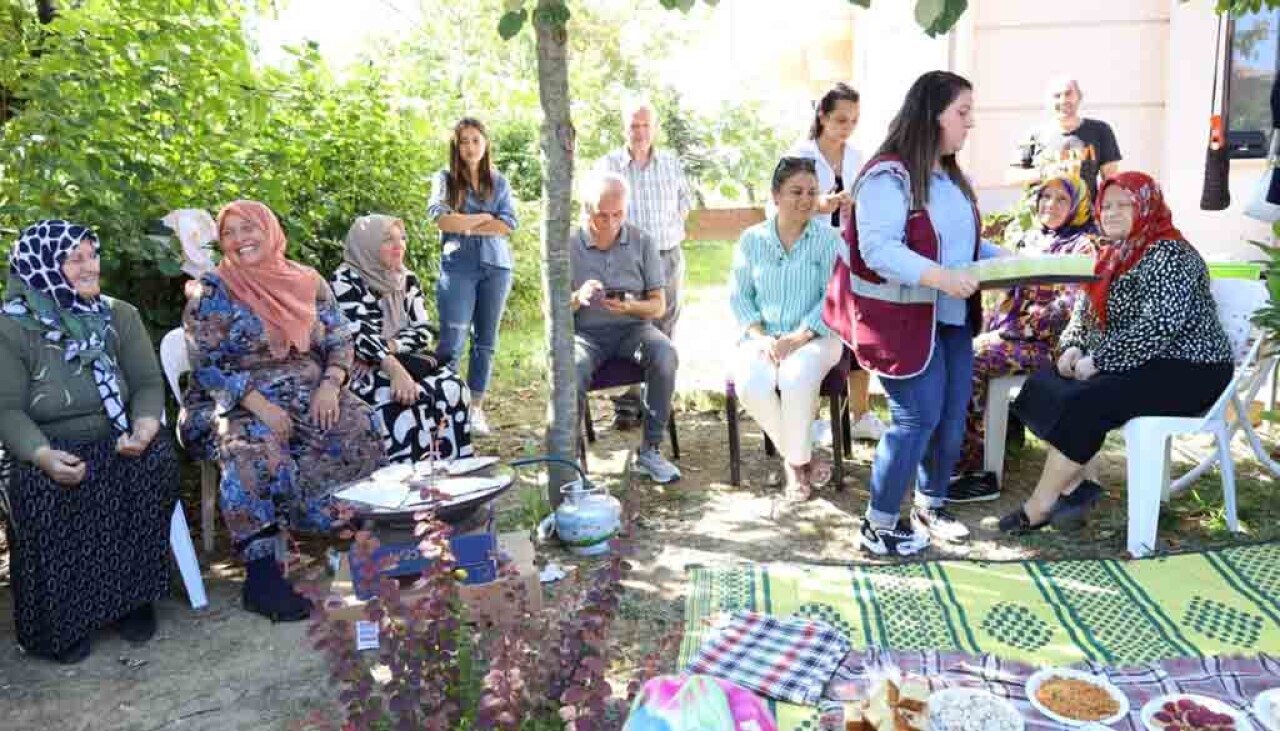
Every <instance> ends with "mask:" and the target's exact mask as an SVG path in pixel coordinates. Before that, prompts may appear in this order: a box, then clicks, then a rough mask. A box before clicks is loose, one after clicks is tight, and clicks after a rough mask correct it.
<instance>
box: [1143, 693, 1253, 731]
mask: <svg viewBox="0 0 1280 731" xmlns="http://www.w3.org/2000/svg"><path fill="white" fill-rule="evenodd" d="M1183 698H1185V699H1187V700H1189V701H1194V702H1196V703H1198V704H1200V705H1202V706H1204V707H1205V708H1208V709H1209V710H1211V711H1213V712H1214V713H1225V714H1226V715H1228V716H1231V720H1232V721H1233V722H1234V723H1235V725H1236V731H1252V730H1253V724H1251V723H1249V719H1247V718H1245V717H1244V716H1243V715H1242V714H1241V713H1240V711H1237V710H1236V709H1234V708H1232V707H1231V706H1229V705H1227V704H1226V703H1223V702H1222V701H1220V700H1218V699H1217V698H1210V697H1209V696H1205V695H1196V694H1194V693H1171V694H1169V695H1162V696H1160V697H1159V698H1152V699H1151V700H1149V701H1147V704H1146V705H1145V706H1143V707H1142V725H1143V726H1146V727H1147V731H1164V727H1163V726H1161V725H1160V724H1159V723H1158V722H1156V721H1154V720H1152V717H1153V716H1155V715H1156V714H1157V713H1159V712H1160V711H1161V710H1162V709H1163V707H1164V704H1165V703H1168V702H1169V701H1178V700H1181V699H1183Z"/></svg>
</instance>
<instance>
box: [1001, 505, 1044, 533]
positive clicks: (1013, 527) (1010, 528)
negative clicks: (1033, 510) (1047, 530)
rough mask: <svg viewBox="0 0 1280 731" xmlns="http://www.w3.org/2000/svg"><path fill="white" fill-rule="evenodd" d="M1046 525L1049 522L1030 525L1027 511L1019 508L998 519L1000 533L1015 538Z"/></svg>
mask: <svg viewBox="0 0 1280 731" xmlns="http://www.w3.org/2000/svg"><path fill="white" fill-rule="evenodd" d="M1046 525H1049V520H1042V521H1040V522H1039V523H1032V522H1031V518H1029V517H1028V516H1027V511H1025V510H1023V509H1022V508H1021V507H1019V508H1018V509H1017V510H1015V511H1013V512H1012V513H1009V514H1008V515H1006V516H1004V517H1003V518H1001V519H1000V532H1001V533H1007V534H1009V535H1014V536H1017V535H1022V534H1023V533H1031V532H1033V531H1038V530H1040V529H1042V528H1044V527H1045V526H1046Z"/></svg>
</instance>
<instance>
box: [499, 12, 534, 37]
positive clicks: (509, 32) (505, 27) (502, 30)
mask: <svg viewBox="0 0 1280 731" xmlns="http://www.w3.org/2000/svg"><path fill="white" fill-rule="evenodd" d="M526 17H528V13H526V12H525V10H524V8H520V9H519V10H516V11H508V12H506V13H504V14H503V15H502V19H501V20H499V21H498V35H499V36H501V37H502V40H504V41H509V40H511V39H512V38H515V37H516V34H517V33H519V32H520V29H521V28H523V27H524V21H525V18H526Z"/></svg>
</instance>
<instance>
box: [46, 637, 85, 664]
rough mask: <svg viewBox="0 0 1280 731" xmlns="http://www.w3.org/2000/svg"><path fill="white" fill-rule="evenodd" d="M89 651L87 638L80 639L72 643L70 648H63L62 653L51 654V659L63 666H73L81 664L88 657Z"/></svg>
mask: <svg viewBox="0 0 1280 731" xmlns="http://www.w3.org/2000/svg"><path fill="white" fill-rule="evenodd" d="M89 649H90V648H89V638H88V637H81V638H80V639H79V640H76V641H75V642H73V643H72V644H71V646H69V647H64V648H63V649H62V652H55V653H54V654H53V659H54V660H57V661H58V662H60V663H62V664H63V665H75V664H76V663H78V662H83V661H84V659H85V658H86V657H89Z"/></svg>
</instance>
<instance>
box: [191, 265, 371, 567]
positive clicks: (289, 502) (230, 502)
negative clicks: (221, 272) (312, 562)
mask: <svg viewBox="0 0 1280 731" xmlns="http://www.w3.org/2000/svg"><path fill="white" fill-rule="evenodd" d="M201 285H202V286H203V291H202V293H201V296H200V297H198V298H195V299H193V300H192V301H191V302H189V303H188V305H187V309H186V312H185V313H184V314H183V328H184V329H185V330H186V334H187V347H188V348H189V350H190V352H191V355H192V379H191V385H190V387H189V388H188V389H187V393H186V395H185V397H184V399H183V414H182V416H181V417H180V420H179V425H180V429H181V433H182V438H183V443H184V444H186V445H187V447H188V449H189V450H191V451H192V452H193V453H194V454H195V455H196V456H200V457H204V458H212V459H216V460H217V462H218V464H219V466H220V467H221V468H222V481H221V484H220V493H221V494H220V504H221V507H222V517H223V519H224V520H226V523H227V528H228V529H229V530H230V532H231V537H232V540H233V541H234V543H235V546H236V548H237V549H239V550H241V551H242V552H243V554H244V558H245V560H249V561H251V560H253V559H255V558H260V557H262V556H267V555H271V554H272V553H273V552H274V550H275V539H274V535H275V533H276V532H277V531H278V530H280V529H288V528H300V529H304V530H311V531H328V530H330V529H332V527H333V523H334V519H335V517H336V515H335V510H334V505H333V497H332V495H333V491H334V490H335V488H337V487H339V486H341V485H342V484H343V483H346V482H350V481H352V480H356V479H359V478H361V477H364V476H366V475H368V474H369V473H371V472H372V471H373V470H375V469H377V468H378V467H380V466H382V465H384V464H386V461H387V459H386V455H385V453H384V451H383V446H382V434H381V432H380V431H379V429H378V427H377V425H376V424H375V423H374V421H373V412H372V411H371V410H370V408H369V406H368V405H367V404H365V403H364V402H363V401H361V400H360V399H359V398H356V397H355V396H354V395H353V394H352V393H351V392H350V391H347V390H345V389H344V390H343V391H342V393H341V395H340V399H339V414H340V416H339V419H338V423H337V424H336V425H335V426H333V427H332V428H330V429H328V430H322V429H320V428H318V427H316V426H314V425H313V424H312V423H311V419H310V408H311V395H312V392H313V390H314V389H315V388H316V387H317V386H318V385H319V384H320V380H321V378H322V377H323V375H324V370H325V368H327V367H328V366H338V367H340V368H342V369H344V370H349V369H350V367H351V364H352V361H353V358H354V355H353V352H354V351H353V346H352V335H351V326H350V323H349V322H348V321H347V320H346V318H344V317H343V315H342V312H341V310H339V308H338V304H337V301H336V300H335V299H334V296H333V293H332V291H331V290H330V289H329V288H328V287H327V286H325V287H324V288H323V290H322V291H318V292H317V295H316V314H317V317H316V323H315V325H314V326H313V328H312V332H311V350H310V351H309V352H307V353H298V352H297V351H295V350H290V351H289V355H288V356H287V357H285V358H284V359H280V358H276V357H275V356H273V355H272V354H271V351H270V349H269V348H268V345H267V337H266V332H265V329H264V327H263V323H262V320H261V319H259V318H258V316H257V315H255V314H254V313H253V311H252V310H250V309H249V308H248V307H247V306H245V305H244V304H242V303H240V302H239V301H237V300H234V299H232V298H231V295H230V293H229V292H228V291H227V288H226V286H225V285H224V284H223V282H222V280H221V279H219V278H218V276H217V275H215V274H207V275H205V276H204V277H203V278H202V279H201ZM255 390H256V391H258V392H259V393H261V394H262V395H263V396H264V397H265V398H266V399H267V400H268V401H270V402H271V403H273V404H275V405H277V406H279V407H281V408H283V409H284V410H285V411H287V412H288V413H289V416H290V417H291V419H292V421H293V432H292V434H291V435H290V437H289V438H288V439H287V440H286V439H283V438H281V437H280V436H278V435H277V434H276V433H275V432H273V431H271V429H270V428H268V427H267V425H266V424H264V423H263V422H261V421H259V420H258V418H257V417H255V416H254V415H253V414H251V413H249V411H248V410H246V409H245V408H244V407H243V406H241V405H240V402H241V399H243V398H244V397H245V396H246V395H247V394H248V393H250V392H251V391H255Z"/></svg>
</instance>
